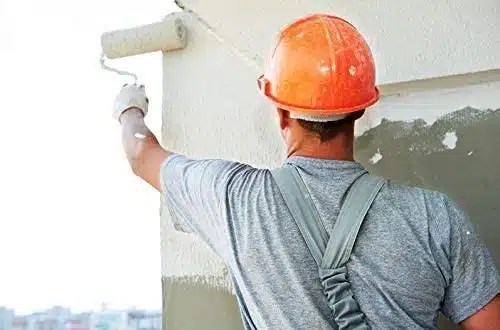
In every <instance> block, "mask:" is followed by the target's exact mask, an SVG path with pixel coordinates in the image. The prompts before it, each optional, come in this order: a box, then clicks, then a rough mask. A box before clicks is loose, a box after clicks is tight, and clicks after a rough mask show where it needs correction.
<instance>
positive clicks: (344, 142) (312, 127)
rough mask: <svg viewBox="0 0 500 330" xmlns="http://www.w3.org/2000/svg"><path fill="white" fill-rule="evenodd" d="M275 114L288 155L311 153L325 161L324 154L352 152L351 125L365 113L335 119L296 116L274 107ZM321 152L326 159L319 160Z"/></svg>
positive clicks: (359, 112) (360, 112)
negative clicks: (277, 117)
mask: <svg viewBox="0 0 500 330" xmlns="http://www.w3.org/2000/svg"><path fill="white" fill-rule="evenodd" d="M277 113H278V116H279V124H280V129H281V134H282V136H283V139H284V141H285V144H286V145H287V150H288V154H289V155H292V154H297V153H298V154H301V155H306V154H310V153H311V152H313V153H314V154H316V155H317V156H319V157H321V158H328V155H327V154H332V153H334V154H339V153H344V151H347V152H348V153H349V152H352V149H353V142H354V123H355V121H356V120H358V119H359V118H361V117H362V116H363V114H364V110H360V111H356V112H353V113H350V114H347V115H342V116H340V117H339V118H335V119H334V118H325V117H323V118H321V117H320V116H307V115H297V114H296V113H293V112H289V111H287V110H283V109H280V108H277ZM327 119H330V120H327ZM332 119H333V120H332ZM334 149H341V150H334ZM321 153H326V154H325V155H323V156H325V157H322V155H321ZM349 158H350V157H349Z"/></svg>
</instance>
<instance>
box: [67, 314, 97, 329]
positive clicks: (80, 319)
mask: <svg viewBox="0 0 500 330" xmlns="http://www.w3.org/2000/svg"><path fill="white" fill-rule="evenodd" d="M91 329H92V313H90V312H89V313H81V314H74V315H71V316H70V317H69V318H68V319H66V326H65V330H91Z"/></svg>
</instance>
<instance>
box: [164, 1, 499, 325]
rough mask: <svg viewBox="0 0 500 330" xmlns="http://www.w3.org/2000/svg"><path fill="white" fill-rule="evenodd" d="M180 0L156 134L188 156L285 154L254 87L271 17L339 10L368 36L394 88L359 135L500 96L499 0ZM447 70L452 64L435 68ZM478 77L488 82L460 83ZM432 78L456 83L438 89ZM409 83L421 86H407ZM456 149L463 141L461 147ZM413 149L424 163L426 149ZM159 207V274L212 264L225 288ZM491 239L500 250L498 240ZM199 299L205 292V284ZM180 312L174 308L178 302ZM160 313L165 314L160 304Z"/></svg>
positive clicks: (266, 162) (275, 26) (365, 150)
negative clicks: (179, 31)
mask: <svg viewBox="0 0 500 330" xmlns="http://www.w3.org/2000/svg"><path fill="white" fill-rule="evenodd" d="M181 2H182V4H181V5H182V6H184V8H185V10H187V11H194V13H193V12H191V13H189V14H188V13H184V14H181V15H182V17H183V20H184V22H185V24H186V25H187V27H188V30H189V43H188V47H187V48H186V49H185V50H183V51H181V52H173V53H166V54H164V61H163V64H164V67H163V70H164V89H163V91H164V95H163V97H164V99H163V102H164V111H163V120H164V122H163V138H162V140H163V143H164V145H165V146H166V147H168V148H170V149H172V150H174V151H176V152H181V153H183V154H186V155H188V156H191V157H194V158H209V157H220V158H225V159H232V160H238V161H242V162H247V163H250V164H252V165H254V166H257V167H274V166H279V165H280V164H281V162H282V160H283V159H284V156H285V154H284V150H283V146H282V142H281V138H280V136H279V132H278V129H277V122H276V121H275V120H274V119H273V118H274V111H273V109H272V107H271V105H269V104H268V103H267V102H266V101H265V100H264V99H262V98H261V96H260V95H259V93H258V90H257V85H256V79H257V77H258V76H259V75H260V74H261V67H262V64H263V58H265V56H266V54H267V52H268V49H269V46H270V44H271V42H272V40H273V38H274V37H275V35H276V33H277V32H278V30H279V28H280V27H281V26H282V25H283V24H286V23H289V22H290V21H291V20H293V19H295V18H297V17H300V16H303V15H305V14H307V13H313V12H328V13H331V14H338V15H340V16H343V17H345V18H347V19H348V20H350V21H351V22H352V23H353V24H354V25H355V26H357V27H358V28H359V30H360V31H361V32H362V33H363V34H364V35H365V36H366V38H367V40H368V42H369V44H370V46H371V47H372V48H373V52H374V55H375V59H376V63H377V69H378V83H379V84H384V85H386V88H384V89H383V90H384V91H385V94H386V95H388V94H394V93H396V94H397V95H394V96H390V97H389V96H387V97H385V98H383V100H382V101H381V102H380V104H379V105H378V108H377V107H376V108H375V109H374V110H373V111H372V112H370V113H369V114H368V115H367V117H366V118H365V119H364V120H363V121H362V122H360V124H359V125H358V127H357V133H358V135H362V134H363V133H364V132H367V131H368V130H369V129H371V128H374V129H376V128H377V127H379V128H380V127H381V126H380V125H381V119H382V118H383V117H387V118H389V120H407V121H412V120H414V119H425V120H427V121H428V122H429V124H431V123H432V122H433V121H435V120H437V119H439V118H440V117H441V116H442V115H446V114H447V113H450V112H454V111H456V110H459V108H460V107H462V105H463V106H467V105H471V106H474V107H477V108H480V109H485V108H486V107H493V108H495V104H496V107H497V108H500V100H498V96H497V95H500V94H498V90H499V89H500V85H499V84H498V83H496V82H495V81H500V70H499V69H500V60H499V58H500V34H498V33H497V32H498V31H500V2H499V1H497V0H481V1H469V0H456V1H444V0H420V1H416V0H410V1H397V0H379V1H363V0H352V1H328V2H326V1H299V0H294V1H291V0H289V1H278V0H255V1H249V2H243V1H225V0H212V1H199V0H181ZM480 71H488V72H486V73H485V72H480ZM450 75H459V76H454V77H452V78H442V77H447V76H450ZM422 79H424V80H422ZM416 80H419V81H416ZM485 81H487V82H485ZM480 82H484V83H483V84H482V85H476V86H468V85H469V84H471V83H474V84H476V83H480ZM440 87H450V88H451V87H453V88H451V89H446V90H441V89H440ZM413 90H427V91H426V92H420V93H412V94H409V95H406V92H407V91H408V92H409V91H413ZM429 93H430V94H429ZM471 95H472V97H471ZM429 100H431V101H429ZM483 101H484V102H483ZM486 102H488V104H485V103H486ZM497 102H498V103H497ZM483 103H484V104H483ZM453 125H458V124H457V123H454V124H453ZM380 134H382V136H383V135H384V133H383V132H382V133H380ZM439 134H440V133H439ZM441 138H442V137H441V136H437V137H436V139H441ZM358 140H360V141H364V142H363V143H364V144H363V145H362V146H361V147H360V148H359V150H360V151H359V153H358V157H359V159H360V161H361V162H362V163H363V164H365V165H366V166H368V167H369V168H370V170H373V171H374V172H376V173H383V172H384V170H383V168H381V167H380V166H381V165H382V164H384V162H383V161H380V162H379V163H378V164H371V163H370V162H369V158H370V157H371V156H372V155H373V153H374V152H375V151H377V146H376V145H375V144H374V143H375V142H374V141H378V140H376V139H374V140H373V141H371V142H366V141H367V140H366V136H365V138H364V140H363V137H362V136H361V137H360V138H359V139H358ZM368 141H369V140H368ZM478 147H479V146H478ZM386 148H387V152H388V153H389V154H390V153H391V150H396V149H394V148H396V147H395V146H394V145H390V146H386ZM457 148H458V147H457ZM479 149H480V148H478V150H479ZM374 150H375V151H374ZM436 150H437V149H436ZM485 150H489V149H488V148H486V149H485ZM483 151H484V150H483ZM394 152H395V151H394ZM439 152H448V151H447V150H444V149H443V150H441V151H439ZM457 152H462V151H461V149H459V148H458V150H457ZM468 152H469V151H468ZM468 152H467V153H466V154H465V156H467V155H468ZM483 153H484V152H483ZM471 155H472V154H471ZM386 156H387V154H386ZM439 157H441V156H439ZM443 157H444V156H443ZM446 157H448V158H446V161H447V162H450V164H452V163H453V161H455V160H456V157H458V156H457V155H456V154H454V153H447V154H446ZM477 157H480V156H477ZM387 159H388V157H386V160H387ZM413 161H414V162H415V164H417V165H418V166H421V167H422V169H423V170H425V169H426V167H425V166H427V163H426V162H425V158H424V160H422V159H421V158H419V159H418V160H413ZM482 161H483V163H482V164H486V163H485V162H484V159H482ZM417 165H416V166H417ZM424 172H425V171H424ZM430 172H432V169H430ZM426 173H427V172H425V173H424V174H422V175H423V176H426V175H427V177H425V178H424V180H423V181H422V182H417V183H422V184H423V185H425V186H429V187H431V188H440V187H441V182H440V181H439V180H438V181H436V180H434V179H432V177H431V176H429V174H428V173H427V174H426ZM389 175H390V173H389ZM394 175H395V176H398V175H400V177H398V179H399V180H402V181H405V180H408V181H409V182H410V181H411V180H413V179H412V178H410V177H409V174H408V173H406V172H401V173H400V172H397V171H394ZM458 175H461V174H460V173H458ZM483 179H484V180H483V181H484V183H485V184H487V185H488V184H489V185H492V182H496V181H495V180H496V177H495V178H494V180H493V181H492V180H489V181H488V180H487V179H485V178H483ZM411 183H415V182H414V181H411ZM467 184H470V183H467ZM443 185H444V186H443V187H444V188H443V189H445V190H446V189H449V190H450V191H449V192H451V193H452V195H453V191H457V194H458V195H460V196H462V197H460V198H463V196H466V195H463V194H461V192H458V190H455V187H453V186H446V184H445V183H443ZM446 192H448V191H446ZM484 193H485V194H488V193H491V192H490V191H485V192H484ZM468 207H469V208H471V209H472V211H473V212H476V213H475V214H477V210H478V209H480V207H479V204H477V203H476V204H474V201H473V202H472V204H470V205H468ZM163 211H165V210H163ZM162 215H163V216H162V220H163V221H162V227H163V229H162V248H163V250H162V263H163V266H162V269H163V275H164V276H166V277H169V278H172V277H184V278H183V280H184V281H186V280H187V281H188V282H189V281H190V280H193V281H195V279H198V280H199V279H200V275H202V274H209V275H211V276H210V277H206V276H205V278H206V279H205V283H209V284H216V285H218V286H219V287H223V288H226V289H230V288H229V287H228V285H227V282H228V278H227V277H226V275H225V273H224V271H223V265H222V264H221V263H220V260H218V259H217V258H216V257H215V256H214V255H213V253H212V252H211V251H209V250H208V248H207V247H206V246H204V244H202V243H201V242H199V241H198V240H197V239H196V238H195V237H192V236H189V235H184V234H180V233H176V232H174V231H173V230H172V228H171V227H170V226H169V219H168V214H167V212H162ZM492 216H495V215H492V214H489V215H486V216H485V217H483V218H482V219H481V220H480V226H481V228H480V230H481V231H482V232H488V231H491V229H499V230H500V228H493V227H494V225H492V222H491V221H493V220H494V219H490V217H492ZM494 248H495V256H496V258H497V260H500V247H498V245H496V246H494ZM193 251H196V252H193ZM206 260H210V262H206ZM201 278H202V279H203V276H201ZM202 282H203V281H202ZM172 291H175V290H172ZM200 292H201V291H200ZM170 293H171V292H164V294H165V295H168V294H170ZM200 299H207V301H209V300H210V296H203V297H200ZM231 299H232V298H227V301H226V303H220V308H221V310H220V311H219V312H220V313H221V314H223V312H224V310H226V311H227V303H229V304H235V301H234V300H231ZM173 300H175V298H172V297H171V296H170V297H169V301H171V303H173V302H172V301H173ZM179 300H180V299H179ZM223 306H225V307H223ZM185 308H186V309H187V308H189V305H188V304H186V307H185ZM222 309H223V310H222ZM211 311H212V312H213V313H217V306H211ZM176 313H182V312H180V311H179V309H177V310H176ZM186 313H188V310H186ZM165 317H166V318H168V317H169V310H168V309H167V310H166V311H165ZM220 322H221V324H220V325H213V328H218V327H219V328H223V327H224V326H223V325H222V324H226V327H227V323H224V322H227V321H225V320H221V321H220ZM172 329H173V330H175V329H174V328H172ZM169 330H171V329H169Z"/></svg>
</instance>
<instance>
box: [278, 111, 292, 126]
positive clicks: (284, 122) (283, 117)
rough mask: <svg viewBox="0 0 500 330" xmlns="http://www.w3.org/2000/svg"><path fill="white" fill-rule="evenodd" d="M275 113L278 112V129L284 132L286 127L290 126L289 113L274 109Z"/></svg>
mask: <svg viewBox="0 0 500 330" xmlns="http://www.w3.org/2000/svg"><path fill="white" fill-rule="evenodd" d="M276 111H277V112H278V116H279V118H280V128H281V129H282V130H284V129H285V128H286V127H288V125H290V112H288V111H286V110H283V109H280V108H276Z"/></svg>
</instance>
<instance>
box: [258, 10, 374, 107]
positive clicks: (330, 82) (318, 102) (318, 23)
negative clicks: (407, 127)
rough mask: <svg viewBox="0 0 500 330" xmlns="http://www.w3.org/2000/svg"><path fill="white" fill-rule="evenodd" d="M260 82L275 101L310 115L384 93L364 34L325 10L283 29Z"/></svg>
mask: <svg viewBox="0 0 500 330" xmlns="http://www.w3.org/2000/svg"><path fill="white" fill-rule="evenodd" d="M258 84H259V88H260V90H261V92H262V93H263V94H264V95H265V96H266V97H267V98H269V99H270V100H271V101H272V102H273V103H274V104H275V105H276V106H277V107H279V108H282V109H284V110H288V111H292V112H297V113H304V114H311V115H342V114H348V113H351V112H354V111H358V110H362V109H365V108H366V107H368V106H370V105H372V104H374V103H375V102H377V101H378V99H379V97H380V93H379V91H378V89H377V87H376V86H375V63H374V61H373V56H372V53H371V51H370V48H369V47H368V44H367V43H366V41H365V39H364V38H363V36H362V35H361V34H360V33H359V32H358V31H357V30H356V28H355V27H354V26H352V25H351V24H350V23H349V22H347V21H345V20H344V19H342V18H339V17H336V16H331V15H324V14H317V15H311V16H307V17H304V18H302V19H300V20H298V21H296V22H294V23H292V24H291V25H288V26H287V27H285V28H284V29H283V30H282V31H281V32H280V34H279V38H278V40H277V43H276V44H275V45H274V47H273V52H272V54H271V57H270V59H269V61H268V63H267V68H266V70H265V73H264V74H263V75H262V76H261V77H260V78H259V80H258Z"/></svg>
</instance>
